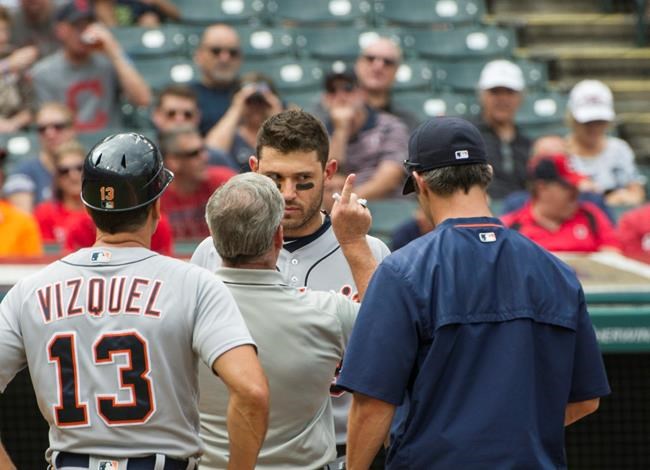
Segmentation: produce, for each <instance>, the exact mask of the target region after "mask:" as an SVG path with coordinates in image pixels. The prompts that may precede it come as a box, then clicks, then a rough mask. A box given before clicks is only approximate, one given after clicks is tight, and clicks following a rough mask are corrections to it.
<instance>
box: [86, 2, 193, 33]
mask: <svg viewBox="0 0 650 470" xmlns="http://www.w3.org/2000/svg"><path fill="white" fill-rule="evenodd" d="M95 8H96V9H97V18H98V19H99V21H101V22H102V23H104V24H105V25H106V26H109V27H111V28H113V27H115V26H129V25H132V24H135V25H138V26H140V27H143V28H155V27H156V26H160V23H162V22H163V21H165V20H167V19H170V20H173V21H177V20H179V19H180V16H181V15H180V12H179V11H178V7H177V6H176V5H174V3H173V2H171V1H169V0H95Z"/></svg>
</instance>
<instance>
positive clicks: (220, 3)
mask: <svg viewBox="0 0 650 470" xmlns="http://www.w3.org/2000/svg"><path fill="white" fill-rule="evenodd" d="M176 3H177V5H178V8H179V10H180V12H181V22H183V23H185V24H195V25H196V24H198V25H206V26H207V25H209V24H214V23H228V24H255V23H259V21H260V18H263V16H264V2H263V1H261V0H180V1H177V2H176Z"/></svg>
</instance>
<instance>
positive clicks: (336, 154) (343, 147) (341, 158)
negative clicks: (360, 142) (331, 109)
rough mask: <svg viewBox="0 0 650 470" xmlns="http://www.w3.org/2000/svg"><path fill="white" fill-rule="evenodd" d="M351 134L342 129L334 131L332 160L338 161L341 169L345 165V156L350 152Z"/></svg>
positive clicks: (331, 141) (330, 155) (331, 150)
mask: <svg viewBox="0 0 650 470" xmlns="http://www.w3.org/2000/svg"><path fill="white" fill-rule="evenodd" d="M348 138H349V133H348V132H347V131H345V130H342V129H334V132H333V133H332V138H331V139H330V154H329V158H330V160H336V161H337V162H338V164H339V168H340V167H341V165H342V164H343V163H345V155H346V153H347V151H348Z"/></svg>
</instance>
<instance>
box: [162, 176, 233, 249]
mask: <svg viewBox="0 0 650 470" xmlns="http://www.w3.org/2000/svg"><path fill="white" fill-rule="evenodd" d="M207 173H208V177H207V178H206V180H205V181H204V182H203V183H202V184H201V186H199V188H197V190H196V191H194V192H193V193H191V194H180V193H179V192H178V191H177V190H176V186H175V185H174V182H173V181H172V183H171V184H170V185H169V187H168V188H167V190H166V191H165V192H164V193H163V195H162V196H161V203H162V211H163V213H164V214H165V215H166V216H167V217H168V218H169V222H170V223H171V226H172V232H173V233H174V238H175V239H177V240H178V239H185V240H187V239H203V238H205V237H207V236H209V235H210V231H209V230H208V225H207V224H206V222H205V205H206V204H207V202H208V199H209V198H210V196H212V193H213V192H214V190H215V189H217V188H218V187H219V186H221V185H222V184H223V183H225V182H226V181H228V180H229V179H230V178H231V177H232V176H234V175H236V173H235V172H234V171H233V170H231V169H230V168H227V167H210V168H208V170H207Z"/></svg>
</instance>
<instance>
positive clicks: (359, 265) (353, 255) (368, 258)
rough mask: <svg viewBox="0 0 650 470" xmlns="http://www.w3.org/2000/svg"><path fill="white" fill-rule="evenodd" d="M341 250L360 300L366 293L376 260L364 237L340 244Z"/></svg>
mask: <svg viewBox="0 0 650 470" xmlns="http://www.w3.org/2000/svg"><path fill="white" fill-rule="evenodd" d="M341 250H342V251H343V255H344V256H345V259H346V261H347V262H348V265H349V266H350V270H351V271H352V277H353V278H354V283H355V284H356V286H357V291H358V292H359V299H360V300H361V299H363V296H364V295H365V293H366V289H367V288H368V284H369V283H370V278H371V277H372V274H373V273H374V272H375V269H376V268H377V260H376V259H375V257H374V256H373V254H372V251H371V250H370V245H368V242H367V240H366V238H365V237H364V238H363V239H361V240H358V241H354V242H348V243H344V244H341Z"/></svg>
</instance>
